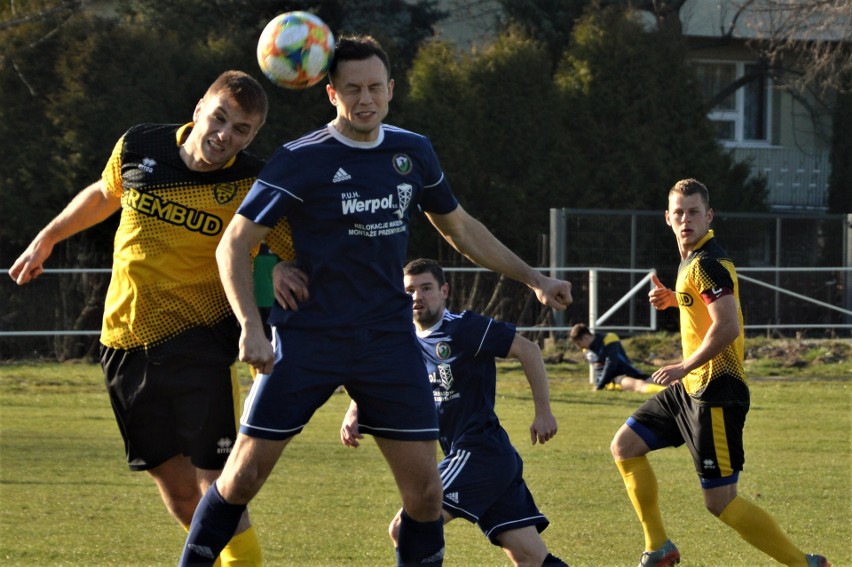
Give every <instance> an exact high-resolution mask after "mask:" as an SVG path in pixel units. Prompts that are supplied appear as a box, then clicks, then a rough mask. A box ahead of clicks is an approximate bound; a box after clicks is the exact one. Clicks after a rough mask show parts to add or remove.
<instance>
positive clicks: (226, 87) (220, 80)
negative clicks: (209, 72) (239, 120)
mask: <svg viewBox="0 0 852 567" xmlns="http://www.w3.org/2000/svg"><path fill="white" fill-rule="evenodd" d="M222 92H225V93H227V94H228V95H229V96H230V97H232V98H233V99H234V100H235V101H236V103H237V104H238V105H239V107H240V108H241V109H243V111H245V112H248V113H250V114H259V115H260V116H261V118H262V119H263V120H261V124H263V123H264V122H266V113H267V112H268V111H269V99H267V98H266V91H264V90H263V87H262V86H260V83H258V82H257V80H256V79H255V78H254V77H252V76H251V75H249V74H248V73H245V72H243V71H235V70H233V69H232V70H230V71H225V72H224V73H222V74H221V75H219V76H218V77H217V78H216V80H215V81H213V84H212V85H210V87H209V88H208V89H207V92H206V93H205V95H204V96H207V95H217V94H219V93H222Z"/></svg>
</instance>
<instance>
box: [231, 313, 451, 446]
mask: <svg viewBox="0 0 852 567" xmlns="http://www.w3.org/2000/svg"><path fill="white" fill-rule="evenodd" d="M273 345H274V347H275V366H274V368H273V370H272V374H259V375H258V376H257V378H256V379H255V381H254V385H253V386H252V389H251V392H250V393H249V396H248V398H247V399H246V403H245V407H244V409H243V416H242V419H241V420H240V432H241V433H243V434H244V435H248V436H250V437H259V438H262V439H273V440H281V439H287V438H289V437H292V436H293V435H296V434H298V433H300V432H301V431H302V429H303V428H304V427H305V425H306V424H307V423H308V421H310V419H311V416H313V414H314V412H315V411H316V410H317V409H319V408H320V406H322V405H323V404H324V403H325V402H326V401H328V399H329V398H330V397H331V395H332V394H333V393H334V391H335V390H336V389H337V388H338V386H343V387H345V388H346V391H347V392H348V393H349V395H350V396H351V397H352V399H353V400H355V402H356V403H357V404H358V426H359V430H360V432H361V433H369V434H370V435H374V436H377V437H386V438H389V439H398V440H403V441H422V440H433V439H437V438H438V417H437V412H436V411H435V400H434V398H433V396H432V386H431V385H430V384H429V378H428V376H427V375H426V365H425V364H423V355H422V354H421V352H420V346H419V344H418V343H417V337H416V336H415V334H414V327H413V326H412V328H411V331H410V332H400V333H393V332H386V331H372V330H369V329H353V330H349V329H333V330H307V329H288V328H279V327H276V328H275V329H274V330H273Z"/></svg>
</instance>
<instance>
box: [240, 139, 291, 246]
mask: <svg viewBox="0 0 852 567" xmlns="http://www.w3.org/2000/svg"><path fill="white" fill-rule="evenodd" d="M295 161H296V160H295V159H294V158H293V156H292V154H291V152H290V151H289V150H288V149H286V148H283V147H282V148H279V149H278V150H277V151H276V152H275V154H273V156H272V158H270V160H269V162H268V163H267V164H266V166H265V167H264V168H263V170H262V171H261V172H260V174H259V175H258V176H257V180H256V181H255V182H254V184H253V185H252V186H251V190H250V191H249V193H248V195H246V198H245V200H243V202H242V204H241V205H240V208H239V209H237V214H240V215H242V216H244V217H246V218H247V219H249V220H250V221H252V222H255V223H257V224H262V225H264V226H268V227H275V225H276V224H278V221H279V220H280V219H281V218H282V217H283V216H285V215H286V214H287V211H288V210H289V209H290V208H292V207H293V206H294V205H295V204H296V203H298V202H300V201H301V200H302V199H301V198H300V197H299V196H298V195H297V194H296V191H295V189H294V188H293V185H292V184H291V180H292V179H294V178H295V177H296V176H295V175H294V173H295V171H294V168H296V167H297V166H296V164H295ZM288 229H289V227H288Z"/></svg>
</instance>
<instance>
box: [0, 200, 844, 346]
mask: <svg viewBox="0 0 852 567" xmlns="http://www.w3.org/2000/svg"><path fill="white" fill-rule="evenodd" d="M551 218H552V219H553V222H552V227H551V237H550V241H551V242H550V246H549V250H550V256H551V266H557V267H556V268H553V267H551V266H542V267H541V268H540V269H541V270H542V271H545V272H546V273H551V274H555V275H558V276H559V277H561V278H565V279H568V280H570V281H571V282H572V283H573V296H574V304H573V305H572V306H571V307H570V308H569V309H568V311H567V312H565V313H560V314H554V313H553V312H552V311H551V310H550V309H547V308H544V307H543V306H541V305H540V304H539V303H538V302H537V301H536V299H535V296H534V295H533V294H532V293H531V292H530V290H529V289H528V288H527V287H526V286H524V285H522V284H520V283H518V282H515V281H512V280H509V279H507V278H505V277H502V276H500V275H498V274H495V273H492V272H488V271H484V270H481V269H477V268H471V267H470V264H466V265H465V264H464V263H463V262H462V260H461V259H460V257H459V256H458V255H455V254H454V255H452V256H451V255H447V257H442V258H440V260H441V261H442V262H443V263H444V265H445V267H446V268H447V277H448V281H449V284H450V300H449V306H450V309H452V310H453V311H461V310H464V309H471V310H474V311H477V312H480V313H484V314H486V315H490V316H492V317H495V318H497V319H500V320H504V321H512V322H514V323H516V324H517V325H518V326H519V327H521V328H522V329H524V330H525V331H524V332H525V334H526V335H527V336H529V337H530V338H532V339H540V338H543V337H545V336H550V335H552V334H554V333H556V334H564V333H565V331H567V329H568V328H570V326H571V325H573V324H574V323H576V322H581V321H582V322H588V318H589V313H590V306H591V305H590V297H595V298H596V299H597V305H595V306H591V307H592V308H593V309H592V312H597V313H600V314H603V313H605V312H607V311H608V310H609V309H610V308H611V307H612V306H613V305H615V304H616V303H618V302H620V301H622V299H623V298H624V297H625V295H626V294H628V292H629V291H630V290H631V289H633V288H634V287H635V286H636V285H637V283H639V282H640V281H641V280H642V278H643V277H645V275H646V274H647V272H648V271H649V270H651V269H654V270H656V271H657V273H658V276H659V278H660V279H661V280H662V281H663V282H664V283H666V284H667V285H669V286H670V287H671V286H673V285H674V281H675V277H676V274H677V267H678V263H679V254H678V252H677V245H676V243H675V240H674V236H673V235H672V232H671V229H670V228H669V227H668V226H666V223H665V220H664V216H663V212H662V211H597V210H593V211H590V210H575V209H554V210H553V211H552V212H551ZM850 218H852V217H850V216H847V215H819V216H800V215H770V214H766V215H748V214H726V213H718V214H717V215H716V217H715V219H714V221H713V228H714V230H715V231H716V237H717V238H718V240H719V241H720V243H721V244H722V246H723V247H725V248H726V249H727V251H728V253H729V254H730V256H731V258H732V259H733V260H734V263H735V264H736V266H737V268H738V270H739V272H740V275H741V276H743V277H741V278H740V279H741V283H740V288H741V293H740V295H741V298H740V299H741V302H742V306H743V313H744V315H745V319H746V325H747V329H749V332H767V333H790V332H793V331H794V330H804V331H805V332H806V333H808V334H809V335H810V336H825V335H829V336H850V328H852V318H850V315H849V311H850V310H852V299H850V296H852V294H850V281H852V271H850V270H852V261H850V244H849V241H850ZM785 268H808V269H806V270H790V271H788V270H786V269H785ZM593 269H595V272H594V273H595V277H594V278H590V273H591V271H592V270H593ZM4 271H6V270H5V269H4ZM750 280H754V281H750ZM108 281H109V270H108V269H97V270H94V269H67V270H48V271H46V272H45V274H43V275H42V276H41V277H40V278H38V279H37V280H35V281H33V282H31V283H30V284H28V285H26V286H22V287H18V286H17V285H15V283H14V282H13V281H12V280H11V279H9V278H8V277H3V278H0V282H2V283H0V359H9V358H32V357H49V358H54V357H55V358H59V359H66V358H77V357H86V356H89V357H91V356H93V355H95V354H96V353H97V345H98V339H97V334H98V330H99V329H100V322H101V317H102V314H103V298H104V294H105V292H106V287H107V284H108ZM590 282H591V283H593V285H594V289H592V288H590ZM755 282H758V283H755ZM593 291H594V293H592V292H593ZM809 300H811V301H809ZM813 301H816V302H817V303H814V302H813ZM818 303H819V304H823V305H819V304H818ZM826 306H828V307H826ZM832 307H835V308H836V309H833V308H832ZM654 316H656V317H655V318H656V320H653V318H654ZM677 325H678V318H677V310H675V309H669V310H666V311H664V312H661V313H658V314H653V313H652V312H651V310H650V308H649V306H648V302H647V294H646V292H644V291H642V290H638V291H636V293H635V294H634V295H633V296H632V297H630V298H628V299H627V300H626V301H624V303H623V305H621V306H620V307H619V308H618V309H616V310H615V311H614V312H613V313H612V314H611V315H610V316H609V317H608V318H607V321H606V323H605V325H604V326H605V327H607V328H612V329H621V330H623V331H626V333H625V334H631V333H635V332H641V331H640V330H641V329H648V328H657V329H661V330H669V331H677Z"/></svg>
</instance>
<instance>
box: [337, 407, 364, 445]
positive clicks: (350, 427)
mask: <svg viewBox="0 0 852 567" xmlns="http://www.w3.org/2000/svg"><path fill="white" fill-rule="evenodd" d="M363 438H364V435H362V434H361V433H359V432H358V405H357V404H356V403H355V400H351V401H350V402H349V409H347V410H346V415H344V416H343V424H342V425H341V426H340V442H341V443H343V446H344V447H354V448H356V449H357V448H358V447H359V446H360V445H361V444H360V443H359V442H358V440H359V439H363Z"/></svg>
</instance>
